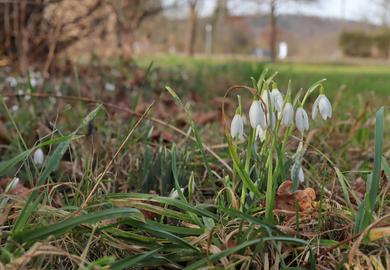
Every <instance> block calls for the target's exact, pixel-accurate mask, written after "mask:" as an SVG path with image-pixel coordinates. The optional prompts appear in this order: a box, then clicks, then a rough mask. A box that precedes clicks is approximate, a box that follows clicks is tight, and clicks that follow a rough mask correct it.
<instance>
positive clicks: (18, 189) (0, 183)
mask: <svg viewBox="0 0 390 270" xmlns="http://www.w3.org/2000/svg"><path fill="white" fill-rule="evenodd" d="M12 179H13V178H11V177H9V176H6V177H3V178H2V179H0V193H4V192H5V189H6V188H7V186H8V184H9V183H10V182H11V181H12ZM7 193H8V194H11V195H15V196H17V197H20V198H22V199H25V198H27V196H28V193H30V189H29V188H26V187H25V186H23V185H22V184H21V183H20V182H18V183H17V184H16V185H15V187H14V188H13V189H11V190H9V191H8V192H7Z"/></svg>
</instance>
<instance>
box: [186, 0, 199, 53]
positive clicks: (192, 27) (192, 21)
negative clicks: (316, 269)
mask: <svg viewBox="0 0 390 270" xmlns="http://www.w3.org/2000/svg"><path fill="white" fill-rule="evenodd" d="M197 3H198V1H197V0H194V1H191V2H190V4H189V7H190V15H189V18H188V30H187V34H188V38H187V54H188V55H193V54H194V48H195V38H196V24H197V20H198V14H197V13H198V12H197Z"/></svg>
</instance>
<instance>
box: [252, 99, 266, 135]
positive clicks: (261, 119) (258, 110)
mask: <svg viewBox="0 0 390 270" xmlns="http://www.w3.org/2000/svg"><path fill="white" fill-rule="evenodd" d="M249 122H250V123H251V126H252V128H256V127H257V126H259V125H260V126H261V127H262V128H263V129H264V128H266V122H265V114H264V110H263V108H262V107H261V103H260V101H258V100H254V101H253V102H252V105H251V107H250V108H249Z"/></svg>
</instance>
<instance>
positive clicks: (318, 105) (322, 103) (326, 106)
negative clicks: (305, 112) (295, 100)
mask: <svg viewBox="0 0 390 270" xmlns="http://www.w3.org/2000/svg"><path fill="white" fill-rule="evenodd" d="M318 111H320V114H321V117H322V119H324V120H326V119H328V118H331V117H332V105H331V104H330V101H329V99H328V98H327V97H326V96H325V95H323V94H321V95H319V96H318V97H317V99H316V101H314V104H313V110H312V113H311V117H312V118H313V120H314V119H315V118H316V117H317V113H318Z"/></svg>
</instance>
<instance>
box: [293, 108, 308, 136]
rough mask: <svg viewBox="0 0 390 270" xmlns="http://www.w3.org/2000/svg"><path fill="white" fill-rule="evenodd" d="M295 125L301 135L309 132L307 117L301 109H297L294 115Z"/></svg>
mask: <svg viewBox="0 0 390 270" xmlns="http://www.w3.org/2000/svg"><path fill="white" fill-rule="evenodd" d="M295 125H296V126H297V128H298V130H299V131H300V132H301V133H303V132H304V131H305V130H309V117H308V116H307V113H306V111H305V110H304V109H303V108H302V107H299V108H298V109H297V112H296V114H295Z"/></svg>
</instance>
